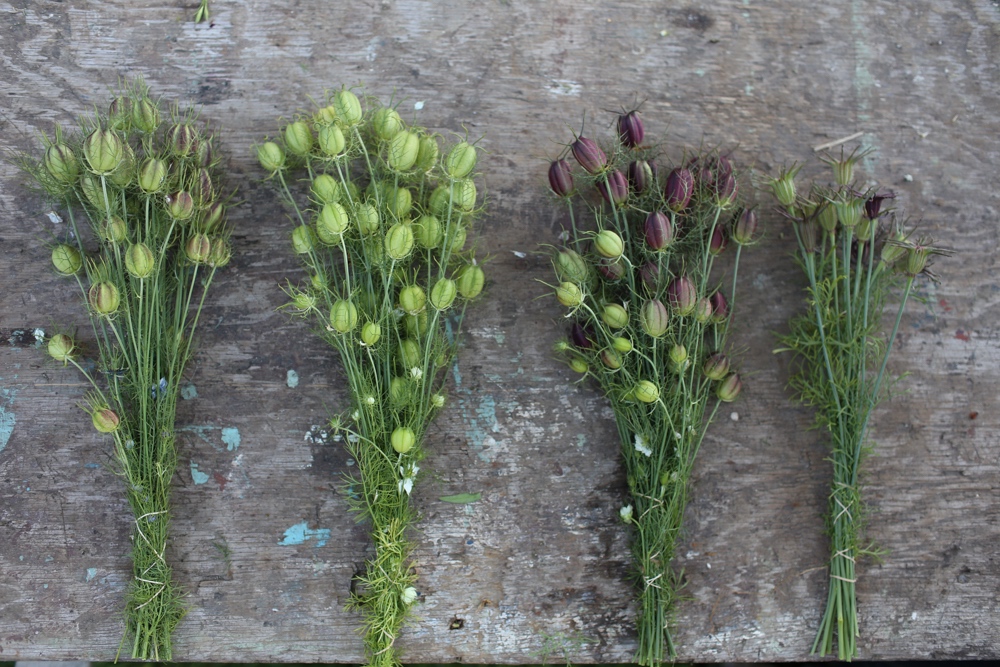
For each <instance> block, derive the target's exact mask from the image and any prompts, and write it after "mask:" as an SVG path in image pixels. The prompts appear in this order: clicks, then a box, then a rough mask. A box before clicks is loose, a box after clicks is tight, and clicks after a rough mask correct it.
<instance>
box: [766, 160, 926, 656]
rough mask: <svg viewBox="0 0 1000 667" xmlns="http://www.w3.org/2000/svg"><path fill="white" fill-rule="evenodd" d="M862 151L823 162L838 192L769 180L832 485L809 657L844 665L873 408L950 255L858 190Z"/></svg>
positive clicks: (850, 637)
mask: <svg viewBox="0 0 1000 667" xmlns="http://www.w3.org/2000/svg"><path fill="white" fill-rule="evenodd" d="M865 155H867V152H866V151H858V150H854V151H852V152H851V153H849V154H845V153H844V152H843V151H841V154H840V157H839V158H836V159H835V158H833V157H831V156H826V157H825V158H823V161H824V162H826V163H828V164H829V165H830V166H831V167H832V168H833V173H834V180H835V183H836V184H835V185H834V186H820V185H816V184H814V185H813V186H812V187H811V188H810V189H809V191H808V193H807V194H806V195H801V194H798V192H797V190H796V185H795V176H796V175H797V174H798V172H799V168H798V167H792V168H791V169H787V170H785V171H783V172H782V173H781V174H780V175H779V176H778V177H776V178H773V179H771V182H770V187H771V191H772V193H773V195H774V198H775V200H776V201H777V203H778V205H779V206H780V210H781V212H782V213H783V214H784V215H785V216H787V217H788V218H790V219H791V220H792V223H793V226H794V230H795V236H796V239H797V240H798V253H797V255H796V257H795V259H796V261H797V262H798V264H799V265H800V266H801V267H802V270H803V272H804V273H805V275H806V278H807V279H808V287H807V297H806V303H807V305H808V309H807V312H805V313H803V314H802V315H800V316H798V317H796V318H795V319H793V320H792V322H791V327H790V329H791V330H790V333H788V334H787V335H785V336H782V338H781V342H782V344H783V350H781V351H790V352H794V353H795V355H796V361H797V363H798V369H797V372H796V374H795V375H794V376H793V378H792V382H791V385H792V388H793V389H794V390H795V391H796V393H797V394H798V397H799V399H800V400H801V401H802V402H803V403H805V404H806V405H809V406H812V407H814V408H816V411H817V413H816V421H817V424H818V426H819V427H820V429H821V430H822V431H823V432H825V433H827V434H828V436H829V438H830V441H831V450H832V452H831V457H830V459H831V461H832V462H833V483H832V488H831V492H830V507H829V514H828V515H827V523H828V529H829V533H830V549H831V556H830V588H829V594H828V598H827V605H826V611H825V613H824V614H823V620H822V622H821V624H820V628H819V632H818V633H817V635H816V640H815V642H814V644H813V649H812V652H813V653H817V652H818V653H820V654H821V655H825V654H827V653H832V652H833V650H834V646H836V650H837V656H838V657H839V658H840V659H841V660H848V661H849V660H851V659H852V658H854V657H855V656H856V655H857V637H858V631H859V628H858V615H857V598H856V595H855V582H856V581H857V561H858V559H859V558H861V557H862V556H865V555H871V556H878V553H877V551H874V550H872V549H871V548H866V547H863V546H862V545H861V535H862V533H863V526H864V521H865V508H864V503H863V502H862V499H861V483H860V479H859V476H858V475H859V471H860V467H861V463H862V462H863V460H864V458H865V455H866V454H867V453H868V451H869V449H870V445H869V444H868V431H869V429H870V426H871V422H870V417H871V413H872V410H874V408H875V406H876V405H878V403H879V402H880V401H881V400H882V399H883V398H884V397H885V393H886V391H885V379H886V365H887V363H888V360H889V353H890V352H891V351H892V344H893V341H894V340H895V338H896V332H897V331H898V330H899V323H900V321H901V318H902V316H903V310H904V308H905V307H906V302H907V300H908V299H909V296H910V293H911V290H912V288H913V284H914V281H915V280H916V278H917V276H918V275H920V274H921V273H925V274H928V275H931V277H932V278H933V275H932V274H930V272H929V271H928V263H929V260H930V258H931V256H933V255H940V254H945V253H944V251H942V250H941V249H938V248H935V247H933V246H932V245H931V241H930V239H927V238H919V239H914V238H912V233H913V232H912V230H910V229H907V226H906V224H905V223H904V222H902V221H901V220H899V219H897V217H896V216H895V214H894V213H892V212H891V211H887V210H886V208H885V207H884V206H883V205H884V203H885V200H886V199H889V198H892V195H891V194H887V193H879V192H878V191H877V190H875V189H869V190H866V191H860V190H858V189H857V185H856V183H855V181H854V166H855V164H856V163H857V162H858V161H859V160H860V159H861V158H862V157H864V156H865ZM889 300H898V301H899V306H898V309H897V311H896V320H895V324H894V325H893V329H892V333H890V334H889V336H888V337H886V336H885V335H884V333H883V331H882V322H883V310H884V308H885V305H886V302H887V301H889Z"/></svg>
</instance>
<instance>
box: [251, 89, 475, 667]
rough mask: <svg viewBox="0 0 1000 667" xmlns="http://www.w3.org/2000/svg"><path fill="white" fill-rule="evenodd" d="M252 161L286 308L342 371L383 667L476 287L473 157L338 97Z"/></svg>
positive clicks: (366, 606)
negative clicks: (292, 269)
mask: <svg viewBox="0 0 1000 667" xmlns="http://www.w3.org/2000/svg"><path fill="white" fill-rule="evenodd" d="M365 106H367V107H368V108H367V110H366V109H365V108H364V107H365ZM257 156H258V159H259V160H260V163H261V165H262V166H263V167H264V168H265V169H266V170H267V171H268V172H270V174H271V177H272V179H273V180H274V181H275V183H276V185H277V187H278V189H279V193H280V195H281V198H282V200H283V201H284V202H285V204H286V205H287V206H288V207H289V209H290V210H291V211H292V215H293V219H294V221H295V225H296V226H295V228H294V229H293V230H292V234H291V245H292V248H293V250H294V251H295V253H296V254H298V256H299V257H300V258H301V260H302V264H303V266H304V267H305V269H306V271H307V273H308V276H309V280H308V281H307V283H306V284H304V285H303V286H301V287H294V286H289V287H288V288H287V292H288V294H289V296H290V298H291V300H290V302H289V303H288V304H287V306H286V308H287V309H288V310H289V311H291V312H292V313H295V314H297V315H299V316H301V317H303V318H306V319H309V320H312V321H313V322H315V323H316V325H317V329H318V331H319V333H320V335H321V336H322V337H323V339H324V340H325V341H326V342H327V343H329V344H330V346H331V347H333V348H334V349H335V350H336V351H337V352H338V354H339V356H340V359H341V361H342V362H343V364H344V370H345V373H346V377H347V383H348V386H349V388H350V393H351V400H352V403H353V411H352V412H351V415H350V419H344V420H341V419H336V420H334V424H333V427H334V430H335V431H336V432H337V433H338V435H341V436H343V437H344V438H345V440H346V443H347V448H348V450H349V452H350V453H351V456H352V458H353V459H354V460H355V461H357V465H358V475H359V477H358V478H357V479H353V478H352V479H348V485H347V486H348V487H349V489H351V488H353V489H360V490H361V491H360V494H357V493H354V492H352V491H351V490H349V491H348V493H347V494H346V495H347V496H348V497H349V498H351V500H352V503H353V507H352V508H353V509H354V510H355V511H356V512H357V513H358V516H359V517H360V519H361V520H364V521H367V522H369V523H370V530H371V537H372V541H373V542H374V545H375V554H374V556H373V557H372V558H370V559H369V560H368V562H367V563H366V567H365V571H364V572H363V573H362V574H360V575H358V582H357V583H358V584H359V585H358V586H357V587H356V592H355V593H354V595H353V596H352V599H351V606H352V607H354V608H358V609H360V610H361V611H362V612H363V614H364V617H365V628H364V632H365V646H366V648H367V654H368V664H370V665H378V666H381V667H391V666H393V665H398V664H399V662H398V657H397V653H396V650H395V647H394V644H395V641H396V638H397V637H398V635H399V631H400V628H401V627H402V624H403V622H404V620H405V619H406V617H407V615H408V613H409V611H410V609H411V607H412V605H413V603H414V602H415V601H416V599H417V591H416V588H415V583H416V579H417V577H416V573H415V572H414V571H413V568H412V566H411V563H410V553H411V551H412V548H413V547H412V544H411V542H410V539H409V535H408V533H409V530H410V527H411V525H412V524H413V523H414V521H415V520H416V513H415V512H414V510H413V509H412V508H411V506H410V493H411V491H412V489H413V485H414V482H415V480H416V479H417V474H418V472H419V470H420V467H419V466H418V463H419V462H420V461H421V459H422V458H423V456H424V442H425V438H426V433H427V428H428V426H429V425H430V422H431V421H432V419H433V418H434V416H435V415H436V414H437V413H438V412H439V411H440V409H441V408H442V407H443V406H444V404H445V396H444V384H445V370H446V369H447V368H448V367H449V366H450V365H451V364H452V363H453V362H454V355H455V352H456V349H457V337H458V334H459V333H460V330H461V324H462V320H463V318H464V314H465V308H466V305H467V304H468V303H469V302H470V301H471V300H472V299H474V298H476V297H477V296H478V295H479V294H480V292H482V289H483V283H484V280H485V274H484V273H483V269H482V267H480V266H479V265H478V264H477V262H476V259H475V251H474V249H466V244H467V238H468V233H469V232H470V231H471V230H472V227H473V222H474V220H475V217H476V214H477V213H478V212H479V207H478V206H477V203H476V201H477V191H476V184H475V181H474V180H473V172H474V170H475V168H476V163H477V159H478V149H477V148H476V147H475V146H473V145H471V144H469V143H468V142H466V141H460V142H458V143H456V144H455V145H453V146H452V147H451V148H450V150H449V151H448V152H447V154H445V155H443V156H442V155H441V154H440V148H439V143H438V138H437V137H436V136H434V135H433V134H431V133H429V132H428V131H427V130H425V129H424V128H422V127H417V126H412V125H407V124H406V123H405V122H404V121H403V120H402V119H401V118H400V116H399V113H398V112H397V111H396V109H395V108H393V107H391V106H383V105H381V104H380V103H379V102H378V100H376V99H374V98H368V99H366V100H365V103H364V105H363V104H362V100H360V99H359V98H358V96H356V95H355V94H354V93H353V92H351V91H350V90H346V89H342V90H339V91H336V92H335V93H334V94H332V95H330V96H329V98H328V103H327V105H326V106H324V107H322V108H320V109H318V110H317V111H315V112H314V113H312V114H309V115H300V116H299V117H297V118H296V119H295V120H294V121H293V122H290V123H288V124H286V125H285V126H284V127H283V128H282V131H281V140H280V144H279V143H278V142H277V141H267V142H264V143H263V144H261V145H260V146H258V148H257ZM289 177H294V178H295V180H294V181H292V182H291V183H289ZM291 186H294V188H293V187H291ZM293 190H294V191H293Z"/></svg>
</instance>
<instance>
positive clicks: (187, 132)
mask: <svg viewBox="0 0 1000 667" xmlns="http://www.w3.org/2000/svg"><path fill="white" fill-rule="evenodd" d="M168 134H169V136H170V152H171V153H172V154H174V155H176V156H177V157H188V156H189V155H197V154H198V145H199V144H200V143H201V142H200V141H199V140H198V132H197V131H196V130H195V129H194V128H193V127H191V126H190V125H188V124H187V123H179V124H177V125H174V126H173V127H172V128H170V132H169V133H168Z"/></svg>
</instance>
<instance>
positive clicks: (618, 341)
mask: <svg viewBox="0 0 1000 667" xmlns="http://www.w3.org/2000/svg"><path fill="white" fill-rule="evenodd" d="M611 347H613V348H614V349H615V351H616V352H621V353H622V354H628V353H629V352H631V351H632V341H631V340H629V339H628V338H625V337H624V336H619V337H617V338H614V339H612V341H611Z"/></svg>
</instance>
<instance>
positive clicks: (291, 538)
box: [278, 521, 330, 549]
mask: <svg viewBox="0 0 1000 667" xmlns="http://www.w3.org/2000/svg"><path fill="white" fill-rule="evenodd" d="M313 539H314V540H316V548H317V549H318V548H320V547H322V546H323V545H325V544H326V542H327V540H329V539H330V529H329V528H316V529H315V530H314V529H312V528H310V527H309V525H308V524H307V523H306V522H305V521H303V522H301V523H297V524H295V525H294V526H292V527H291V528H289V529H288V530H286V531H285V536H284V538H283V539H282V540H281V541H280V542H278V545H279V546H282V547H292V546H295V545H297V544H305V542H306V541H307V540H313Z"/></svg>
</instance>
